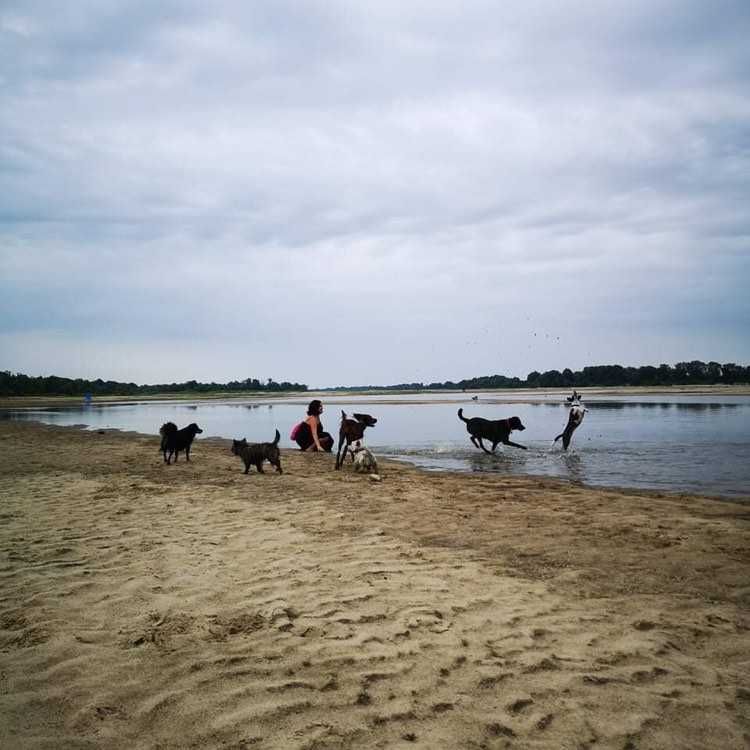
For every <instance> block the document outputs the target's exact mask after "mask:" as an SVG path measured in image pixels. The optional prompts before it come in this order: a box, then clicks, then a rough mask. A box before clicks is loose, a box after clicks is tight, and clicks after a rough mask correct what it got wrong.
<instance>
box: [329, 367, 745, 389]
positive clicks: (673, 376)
mask: <svg viewBox="0 0 750 750" xmlns="http://www.w3.org/2000/svg"><path fill="white" fill-rule="evenodd" d="M733 383H750V367H745V366H743V365H737V364H734V363H733V362H728V363H726V364H719V363H718V362H701V361H700V360H693V361H692V362H678V363H677V364H676V365H674V366H671V365H659V366H658V367H653V366H650V365H645V366H643V367H624V366H622V365H592V366H590V367H584V368H583V369H582V370H577V371H575V372H574V371H573V370H571V369H569V368H567V367H566V368H565V369H564V370H563V371H562V372H560V371H559V370H547V371H546V372H537V371H536V370H534V371H533V372H530V373H529V374H528V375H527V376H526V379H525V380H522V379H521V378H516V377H513V378H509V377H507V376H505V375H485V376H483V377H478V378H467V379H465V380H459V381H456V382H454V381H452V380H446V381H445V382H444V383H399V384H397V385H389V386H385V387H383V386H359V387H355V388H348V389H347V390H354V391H359V390H361V391H364V390H372V389H380V390H388V391H423V390H441V389H444V390H462V389H471V390H482V389H485V388H583V387H586V386H593V387H604V386H670V385H731V384H733ZM330 390H335V389H330Z"/></svg>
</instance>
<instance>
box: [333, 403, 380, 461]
mask: <svg viewBox="0 0 750 750" xmlns="http://www.w3.org/2000/svg"><path fill="white" fill-rule="evenodd" d="M352 416H353V417H354V419H347V417H346V412H345V411H342V412H341V427H340V428H339V448H338V450H337V451H336V468H337V469H340V468H341V466H342V465H343V463H344V459H345V458H346V453H347V451H348V450H350V449H351V444H352V443H356V442H357V441H359V440H361V439H362V435H364V433H365V430H366V429H367V428H368V427H374V426H375V424H376V423H377V421H378V420H377V419H375V417H371V416H370V415H369V414H352ZM344 443H346V445H345V446H344ZM342 446H344V453H343V454H342V453H341V447H342ZM353 458H354V453H352V459H353Z"/></svg>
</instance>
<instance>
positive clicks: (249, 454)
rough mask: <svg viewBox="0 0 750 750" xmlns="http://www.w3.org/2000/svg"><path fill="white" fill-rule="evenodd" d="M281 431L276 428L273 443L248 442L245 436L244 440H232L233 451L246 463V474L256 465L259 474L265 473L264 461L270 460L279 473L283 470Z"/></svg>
mask: <svg viewBox="0 0 750 750" xmlns="http://www.w3.org/2000/svg"><path fill="white" fill-rule="evenodd" d="M280 439H281V433H280V432H279V431H278V430H276V437H275V438H274V441H273V442H272V443H248V442H247V440H245V438H242V440H232V453H233V454H234V455H235V456H239V457H240V458H241V459H242V462H243V463H244V464H245V474H247V473H248V472H249V471H250V467H251V466H252V465H255V468H256V469H257V470H258V473H259V474H265V472H264V471H263V461H268V463H270V464H271V466H275V467H276V471H278V472H279V474H283V473H284V472H283V471H282V470H281V453H280V451H279V440H280Z"/></svg>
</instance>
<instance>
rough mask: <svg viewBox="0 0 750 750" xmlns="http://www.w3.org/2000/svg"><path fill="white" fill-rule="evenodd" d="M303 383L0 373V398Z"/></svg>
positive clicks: (289, 387)
mask: <svg viewBox="0 0 750 750" xmlns="http://www.w3.org/2000/svg"><path fill="white" fill-rule="evenodd" d="M306 390H307V386H306V385H304V384H303V383H289V382H287V381H286V380H285V381H284V382H282V383H277V382H276V381H275V380H273V378H269V379H268V380H267V381H265V382H261V381H260V380H258V379H257V378H246V379H245V380H232V381H231V382H229V383H198V382H197V381H195V380H188V381H187V382H185V383H160V384H158V385H137V384H136V383H119V382H117V381H115V380H102V379H101V378H98V379H97V380H83V379H81V378H76V379H75V380H74V379H71V378H61V377H58V376H57V375H49V376H46V377H43V376H38V377H34V376H31V375H23V374H22V373H20V372H19V373H12V372H7V371H6V372H2V371H0V396H85V395H86V394H91V395H92V396H153V395H160V394H175V393H229V392H234V393H236V392H242V391H260V392H270V393H277V392H281V391H306Z"/></svg>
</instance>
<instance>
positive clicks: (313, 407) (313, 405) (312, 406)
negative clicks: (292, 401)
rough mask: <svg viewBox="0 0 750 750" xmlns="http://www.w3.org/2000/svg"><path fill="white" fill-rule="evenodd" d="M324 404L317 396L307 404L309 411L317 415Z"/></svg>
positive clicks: (314, 415)
mask: <svg viewBox="0 0 750 750" xmlns="http://www.w3.org/2000/svg"><path fill="white" fill-rule="evenodd" d="M322 408H323V404H322V402H321V401H319V400H318V399H317V398H316V399H313V400H312V401H311V402H310V403H309V404H308V406H307V413H308V414H309V415H310V416H313V417H317V416H318V414H320V412H321V409H322Z"/></svg>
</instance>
